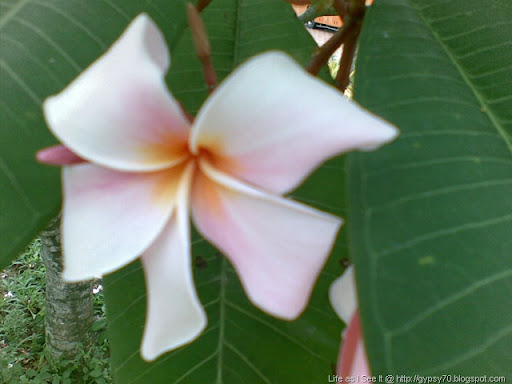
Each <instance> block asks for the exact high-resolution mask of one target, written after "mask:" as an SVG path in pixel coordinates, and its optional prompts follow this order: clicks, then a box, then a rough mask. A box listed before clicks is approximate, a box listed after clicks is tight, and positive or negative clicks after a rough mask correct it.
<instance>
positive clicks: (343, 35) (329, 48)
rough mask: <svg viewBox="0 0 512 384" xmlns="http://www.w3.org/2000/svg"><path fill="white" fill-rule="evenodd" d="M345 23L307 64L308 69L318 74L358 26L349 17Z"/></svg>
mask: <svg viewBox="0 0 512 384" xmlns="http://www.w3.org/2000/svg"><path fill="white" fill-rule="evenodd" d="M347 19H348V20H347V21H346V23H345V25H343V27H341V28H340V29H339V30H338V32H336V33H335V34H334V35H333V36H332V37H331V38H330V39H329V40H327V42H326V43H325V44H324V45H322V46H321V47H320V48H319V49H318V50H317V52H316V54H315V56H314V57H313V59H312V60H311V62H310V63H309V65H308V66H307V68H306V70H307V71H308V72H309V73H311V74H313V75H317V74H318V72H320V69H322V67H323V66H324V65H326V64H327V62H328V61H329V58H330V57H331V56H332V54H333V53H334V52H335V51H336V50H337V49H338V48H339V47H340V46H341V45H342V44H343V43H344V42H345V41H346V39H347V38H348V37H349V36H350V35H351V33H352V31H353V29H354V28H355V27H356V25H355V23H354V22H353V21H352V20H351V19H350V18H347Z"/></svg>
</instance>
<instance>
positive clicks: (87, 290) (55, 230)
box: [40, 215, 93, 361]
mask: <svg viewBox="0 0 512 384" xmlns="http://www.w3.org/2000/svg"><path fill="white" fill-rule="evenodd" d="M40 237H41V257H42V259H43V262H44V264H45V266H46V318H45V326H46V329H45V336H46V349H47V351H48V352H49V356H50V358H51V359H54V361H57V360H59V359H60V358H61V357H65V358H68V359H73V358H74V357H76V356H77V354H78V353H79V352H80V351H81V350H82V348H83V347H84V346H86V345H88V344H89V343H90V341H91V333H90V332H91V325H92V322H93V298H92V281H87V282H80V283H73V284H69V283H66V282H64V281H63V280H62V277H61V273H62V253H61V245H60V215H59V216H58V217H57V218H55V219H54V220H53V221H52V222H51V223H50V225H49V226H48V227H47V228H46V229H45V230H44V231H43V232H41V235H40Z"/></svg>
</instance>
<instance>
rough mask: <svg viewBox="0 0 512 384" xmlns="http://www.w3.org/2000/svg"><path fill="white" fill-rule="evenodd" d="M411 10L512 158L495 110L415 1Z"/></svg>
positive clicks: (508, 139) (510, 142)
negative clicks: (442, 53)
mask: <svg viewBox="0 0 512 384" xmlns="http://www.w3.org/2000/svg"><path fill="white" fill-rule="evenodd" d="M407 2H408V3H409V5H410V6H411V8H413V9H415V10H416V12H417V13H418V16H419V17H420V19H421V20H422V21H423V23H424V25H425V26H426V27H427V28H428V30H429V31H430V33H431V34H432V36H434V38H435V39H436V41H437V43H438V44H439V46H440V47H441V48H442V50H443V51H444V53H445V54H446V56H448V58H449V59H450V62H451V63H452V64H453V65H454V66H455V68H456V69H457V72H458V73H459V74H460V75H461V77H462V79H463V80H464V82H465V83H466V84H467V86H468V87H469V89H470V90H471V91H472V92H473V95H474V96H475V98H476V99H477V100H478V103H479V104H480V106H481V110H482V112H484V113H485V114H486V115H487V116H488V117H489V120H490V121H491V123H492V125H493V126H494V128H495V129H496V131H498V135H499V136H500V137H501V138H502V139H503V141H504V142H505V145H506V146H507V148H508V150H509V152H510V155H511V157H512V137H511V136H509V135H508V133H507V131H506V130H505V128H504V127H503V126H502V125H501V124H500V122H499V121H498V118H497V117H496V115H495V114H494V112H493V109H492V108H491V107H489V105H488V103H487V102H486V101H485V98H484V97H483V96H482V94H481V93H480V92H479V91H478V89H477V88H476V87H475V86H474V84H473V83H472V82H471V80H470V79H469V77H468V76H467V75H466V71H465V70H464V68H463V67H462V65H460V64H459V62H458V60H457V59H456V58H455V56H454V55H453V54H452V52H451V51H450V49H449V48H448V47H447V45H446V44H445V43H444V42H443V41H442V40H441V38H440V36H439V34H438V33H437V32H436V31H435V29H434V28H432V25H431V24H430V23H429V22H428V20H427V19H426V18H425V17H424V16H423V13H422V12H421V9H420V8H419V7H418V6H417V5H416V3H415V1H413V0H407Z"/></svg>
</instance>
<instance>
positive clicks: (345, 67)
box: [336, 25, 361, 92]
mask: <svg viewBox="0 0 512 384" xmlns="http://www.w3.org/2000/svg"><path fill="white" fill-rule="evenodd" d="M360 31H361V25H358V27H357V28H355V29H354V31H353V32H352V33H351V35H350V36H349V37H348V38H347V40H346V41H345V44H344V45H343V53H342V54H341V59H340V67H339V69H338V73H337V75H336V86H337V87H338V88H339V89H340V90H341V91H342V92H344V91H345V89H347V86H348V85H349V83H350V71H351V69H352V62H353V61H354V55H355V53H356V47H357V39H358V37H359V32H360Z"/></svg>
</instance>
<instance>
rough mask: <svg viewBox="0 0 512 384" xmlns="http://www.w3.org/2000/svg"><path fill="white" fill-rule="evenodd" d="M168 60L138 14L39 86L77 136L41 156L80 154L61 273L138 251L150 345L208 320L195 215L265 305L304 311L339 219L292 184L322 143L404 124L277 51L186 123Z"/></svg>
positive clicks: (379, 136)
mask: <svg viewBox="0 0 512 384" xmlns="http://www.w3.org/2000/svg"><path fill="white" fill-rule="evenodd" d="M169 65H170V56H169V53H168V51H167V48H166V44H165V40H164V38H163V36H162V34H161V32H160V31H159V30H158V28H157V27H156V26H155V25H154V23H153V22H152V21H151V19H150V18H149V17H148V16H146V15H144V14H142V15H140V16H138V17H137V18H136V19H135V20H134V21H133V22H132V23H131V24H130V26H129V27H128V28H127V30H126V31H125V32H124V33H123V35H122V36H121V37H120V38H119V40H118V41H117V42H115V43H114V45H113V46H112V47H111V48H110V49H109V50H108V51H107V52H106V53H105V54H104V55H103V56H102V57H101V58H100V59H98V60H97V61H96V62H95V63H93V64H92V65H91V66H90V67H89V68H88V69H86V70H85V71H84V72H83V73H82V74H80V76H79V77H78V78H77V79H75V80H74V81H73V82H72V83H71V84H70V85H69V86H68V87H67V88H66V89H64V90H63V91H62V92H61V93H59V94H58V95H56V96H53V97H50V98H48V99H47V100H46V101H45V103H44V113H45V116H46V120H47V122H48V125H49V127H50V129H51V131H52V132H53V133H54V134H55V136H57V138H58V139H59V140H60V141H61V142H62V143H63V144H64V146H65V147H67V149H64V148H62V147H59V148H57V149H53V150H49V152H45V151H43V152H42V153H40V155H39V159H40V160H42V161H46V162H50V161H52V156H54V158H53V161H54V162H57V163H58V162H59V161H60V160H62V161H61V163H66V164H69V163H75V161H76V160H77V159H84V160H85V161H86V162H85V163H82V164H73V165H69V166H66V167H64V169H63V191H64V205H63V218H62V236H63V253H64V272H63V277H64V278H65V279H66V280H68V281H80V280H85V279H90V278H93V277H95V276H101V275H104V274H107V273H109V272H112V271H115V270H117V269H119V268H121V267H122V266H124V265H126V264H128V263H130V262H131V261H133V260H134V259H136V258H137V257H139V255H141V256H140V257H141V260H142V264H143V268H144V272H145V276H146V284H147V292H148V309H147V311H148V312H147V317H146V326H145V331H144V337H143V342H142V347H141V354H142V356H143V358H145V359H147V360H152V359H155V358H156V357H157V356H159V355H160V354H161V353H163V352H165V351H167V350H171V349H174V348H177V347H179V346H181V345H183V344H186V343H188V342H190V341H191V340H193V339H194V338H195V337H197V336H198V335H199V334H200V333H201V331H202V330H203V329H204V327H205V326H206V321H207V320H206V315H205V312H204V310H203V308H202V306H201V304H200V301H199V299H198V297H197V294H196V291H195V288H194V283H193V275H192V270H191V260H190V247H191V245H190V228H189V225H190V224H189V215H191V216H192V219H193V221H194V224H195V226H196V227H197V229H198V230H199V232H200V233H201V234H202V235H203V236H204V237H205V238H206V239H207V240H209V241H210V242H211V243H213V244H214V245H215V246H217V247H218V248H219V250H221V251H222V252H223V253H224V254H225V255H226V257H227V258H228V259H229V260H230V262H231V263H232V264H233V266H234V268H235V270H236V271H237V273H238V275H239V277H240V279H241V282H242V285H243V287H244V289H245V291H246V293H247V295H248V297H249V299H250V300H251V301H252V302H253V303H254V304H255V305H256V306H258V307H259V308H261V309H262V310H263V311H265V312H267V313H269V314H271V315H273V316H276V317H279V318H283V319H294V318H296V317H297V316H299V315H300V313H301V312H302V311H303V310H304V308H305V306H306V304H307V302H308V299H309V296H310V293H311V290H312V287H313V285H314V282H315V281H316V279H317V277H318V274H319V273H320V271H321V269H322V267H323V265H324V263H325V261H326V258H327V257H328V255H329V253H330V250H331V248H332V246H333V243H334V241H335V238H336V235H337V232H338V230H339V227H340V225H341V223H342V221H341V219H339V218H337V217H335V216H332V215H330V214H328V213H324V212H320V211H318V210H316V209H313V208H310V207H308V206H306V205H303V204H300V203H298V202H295V201H293V200H290V199H288V198H285V197H282V195H283V194H285V193H287V192H289V191H291V190H292V189H294V188H295V187H296V186H298V185H299V184H300V183H301V182H302V181H303V180H304V178H305V177H306V176H307V175H308V174H309V173H310V172H312V171H313V170H314V169H315V168H316V167H317V166H318V165H320V164H321V163H322V162H323V161H325V160H326V159H327V158H329V157H332V156H334V155H336V154H339V153H341V152H343V151H347V150H351V149H355V148H374V147H377V146H378V145H380V144H382V143H385V142H388V141H390V140H392V139H393V138H394V137H395V136H396V135H397V130H396V129H395V128H394V127H392V126H391V125H389V124H388V123H386V122H384V121H382V120H380V119H379V118H377V117H375V116H373V115H371V114H369V113H368V112H366V111H364V110H363V109H361V108H360V107H358V106H356V105H355V104H353V103H351V102H349V101H347V100H345V98H344V97H343V96H342V95H341V94H340V93H338V92H337V91H336V90H335V89H333V88H331V87H330V86H328V85H325V84H324V83H322V82H321V81H319V80H317V79H315V78H314V77H312V76H310V75H309V74H307V73H306V72H305V71H304V70H303V69H302V68H301V67H300V66H299V65H298V64H296V63H295V62H294V61H293V60H292V59H290V58H289V57H288V56H286V55H285V54H283V53H279V52H270V53H266V54H262V55H260V56H257V57H255V58H253V59H251V60H249V61H248V62H246V63H245V64H243V65H242V66H240V67H239V68H238V69H237V70H235V71H234V72H233V73H232V74H231V75H230V76H229V77H228V78H227V79H226V80H225V81H224V82H223V83H222V84H221V85H220V86H219V87H218V88H217V89H216V91H215V92H214V93H213V94H212V95H211V96H210V97H209V98H208V99H207V101H206V102H205V103H204V105H203V107H202V108H201V110H200V111H199V113H198V116H197V118H196V119H195V122H194V123H193V124H191V123H189V121H188V120H187V118H186V116H185V115H184V113H183V112H182V110H181V108H180V106H179V104H178V103H177V101H176V100H175V99H174V98H173V96H172V95H171V94H170V93H169V91H168V90H167V88H166V85H165V81H164V75H165V73H166V72H167V70H168V68H169ZM305 107H307V110H308V111H305ZM55 157H56V158H55Z"/></svg>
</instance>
